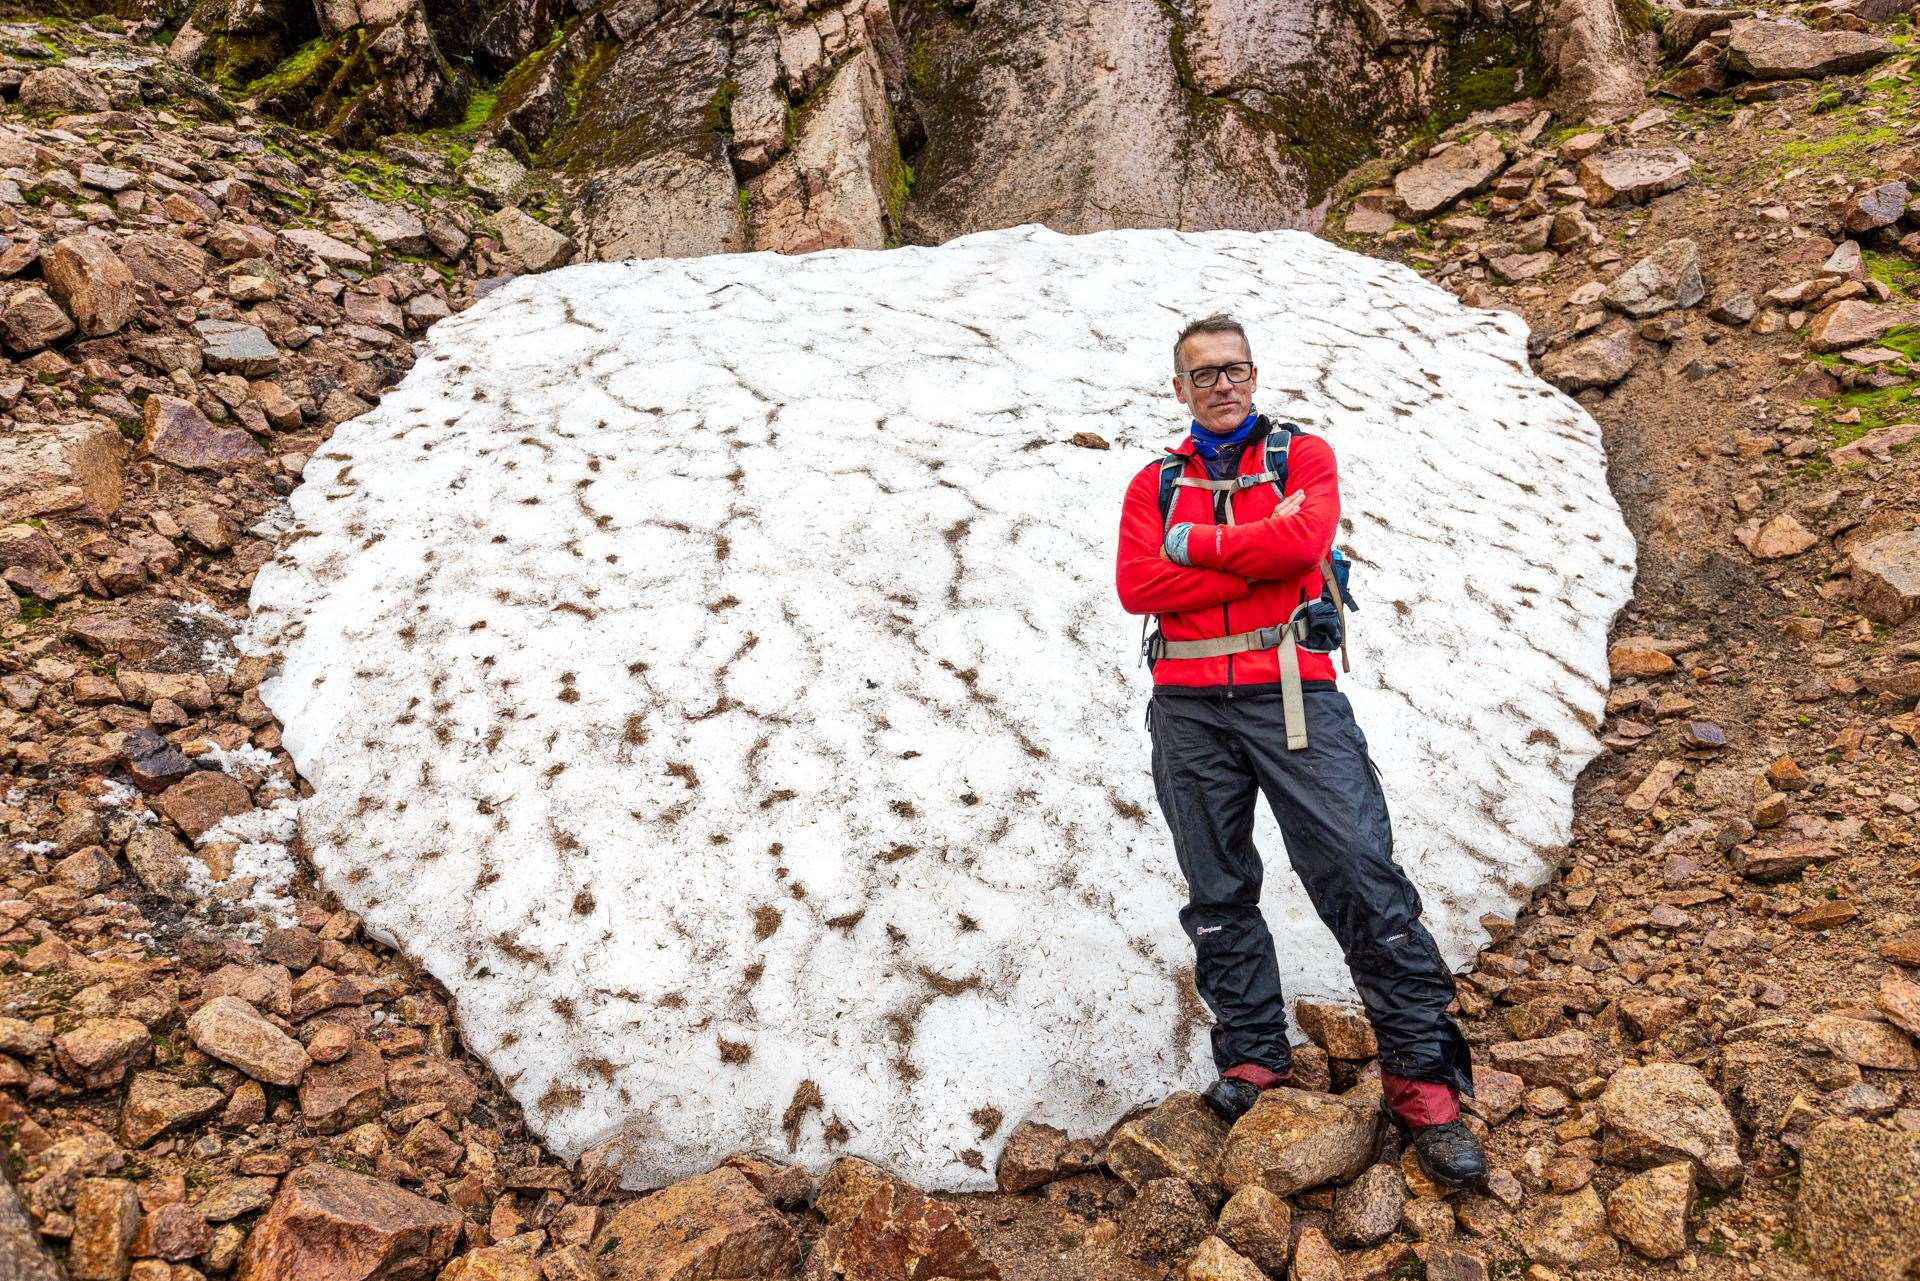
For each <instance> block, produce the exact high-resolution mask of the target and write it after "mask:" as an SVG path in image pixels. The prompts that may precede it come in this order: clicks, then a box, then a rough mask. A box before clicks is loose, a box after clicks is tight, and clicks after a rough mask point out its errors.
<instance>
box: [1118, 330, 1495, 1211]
mask: <svg viewBox="0 0 1920 1281" xmlns="http://www.w3.org/2000/svg"><path fill="white" fill-rule="evenodd" d="M1257 382H1258V370H1257V369H1256V368H1255V366H1254V364H1253V353H1252V349H1251V348H1250V347H1249V346H1248V343H1247V337H1246V331H1245V330H1244V329H1242V328H1241V326H1240V325H1239V324H1238V323H1237V322H1235V321H1234V320H1232V319H1231V318H1230V317H1227V316H1209V317H1207V318H1206V319H1204V320H1199V321H1195V322H1194V323H1192V324H1190V325H1188V326H1187V327H1186V329H1185V330H1184V331H1182V333H1181V334H1180V337H1179V340H1178V341H1177V342H1176V343H1175V344H1174V379H1173V392H1174V395H1175V396H1176V397H1178V398H1179V400H1180V402H1181V403H1182V404H1184V405H1186V406H1187V407H1188V409H1189V410H1190V411H1191V412H1192V414H1193V421H1192V424H1191V426H1190V430H1189V433H1188V436H1187V439H1186V440H1185V441H1183V442H1182V443H1181V445H1180V447H1179V448H1178V449H1176V450H1174V451H1172V453H1173V456H1174V457H1177V458H1180V459H1181V460H1182V461H1181V462H1180V463H1179V464H1178V475H1177V477H1175V476H1174V475H1173V474H1172V473H1168V474H1167V476H1166V477H1165V479H1166V480H1168V481H1170V482H1171V494H1170V499H1171V501H1170V504H1169V508H1168V510H1167V511H1166V512H1165V513H1164V515H1163V513H1162V510H1161V505H1160V495H1161V489H1162V482H1163V472H1162V463H1161V461H1160V460H1156V461H1155V462H1153V463H1151V464H1149V465H1148V466H1147V467H1145V468H1144V469H1142V470H1141V472H1140V474H1139V475H1138V476H1135V477H1134V479H1133V483H1132V484H1131V485H1130V486H1129V487H1128V489H1127V497H1126V504H1125V508H1124V510H1123V512H1122V514H1121V518H1120V554H1119V565H1118V571H1117V574H1116V578H1117V582H1118V586H1119V590H1120V602H1121V604H1122V605H1123V606H1124V607H1125V608H1126V609H1127V611H1128V612H1129V613H1134V614H1157V615H1159V619H1160V623H1159V634H1158V636H1157V637H1156V638H1155V640H1154V643H1153V645H1152V647H1151V649H1150V651H1149V652H1150V656H1151V657H1153V659H1154V662H1153V680H1154V689H1153V700H1152V703H1151V705H1150V707H1149V710H1148V723H1149V725H1150V727H1151V729H1152V736H1153V780H1154V789H1155V791H1156V793H1157V794H1158V796H1159V800H1160V810H1161V812H1162V813H1163V814H1164V815H1165V816H1166V820H1167V825H1168V827H1169V828H1170V829H1171V830H1172V833H1173V847H1174V853H1175V855H1176V856H1177V857H1178V858H1179V860H1180V870H1181V872H1182V873H1183V874H1184V875H1185V877H1186V880H1187V887H1188V903H1187V906H1186V907H1185V908H1183V909H1181V912H1180V923H1181V925H1182V927H1183V928H1185V930H1186V932H1187V936H1188V937H1189V938H1191V939H1192V940H1193V946H1194V955H1195V967H1194V977H1195V983H1196V986H1197V987H1198V988H1199V991H1200V996H1201V997H1202V999H1204V1000H1205V1001H1206V1003H1207V1007H1208V1008H1209V1009H1210V1010H1212V1011H1213V1016H1214V1027H1213V1057H1214V1062H1215V1064H1216V1065H1217V1066H1218V1068H1219V1071H1220V1079H1219V1080H1217V1081H1216V1082H1214V1084H1213V1085H1212V1086H1211V1087H1209V1088H1208V1090H1207V1092H1206V1098H1207V1102H1208V1103H1209V1104H1211V1105H1212V1106H1213V1107H1214V1109H1215V1110H1216V1111H1218V1112H1220V1113H1221V1114H1222V1115H1223V1116H1225V1117H1226V1118H1227V1119H1228V1120H1229V1121H1233V1120H1236V1119H1238V1117H1240V1116H1241V1115H1242V1114H1244V1113H1245V1112H1246V1111H1247V1110H1248V1109H1250V1108H1251V1107H1252V1106H1253V1105H1254V1103H1255V1102H1257V1101H1258V1098H1259V1093H1260V1091H1261V1090H1263V1089H1267V1088H1270V1087H1272V1086H1275V1085H1280V1084H1284V1083H1286V1082H1287V1081H1288V1080H1289V1074H1290V1070H1291V1069H1290V1066H1289V1061H1290V1050H1289V1047H1288V1042H1287V1021H1286V1005H1285V1002H1284V999H1283V998H1282V995H1281V991H1280V971H1279V965H1278V962H1277V961H1276V959H1275V956H1274V947H1273V936H1272V935H1271V934H1270V933H1269V932H1268V930H1267V924H1266V921H1265V919H1264V918H1263V917H1262V916H1261V914H1260V883H1261V877H1262V868H1261V863H1260V855H1259V852H1258V851H1256V850H1255V849H1254V846H1253V806H1254V798H1255V795H1256V793H1259V792H1264V793H1265V794H1266V798H1267V803H1268V804H1269V805H1270V806H1272V808H1273V814H1274V817H1275V818H1276V819H1278V820H1279V823H1280V831H1281V835H1282V837H1283V838H1284V840H1285V843H1286V849H1287V857H1288V860H1289V861H1290V862H1291V863H1292V865H1293V870H1294V872H1295V874H1296V875H1298V876H1299V877H1300V880H1301V883H1302V884H1303V885H1304V886H1305V887H1306V891H1307V894H1308V896H1309V897H1310V898H1311V899H1312V901H1313V905H1314V910H1315V911H1317V912H1318V913H1319V914H1320V918H1321V920H1323V921H1325V922H1326V925H1327V928H1328V929H1330V930H1331V931H1332V932H1333V936H1334V938H1335V939H1336V940H1338V942H1339V944H1340V947H1341V949H1342V951H1343V952H1344V953H1345V956H1346V961H1347V966H1348V968H1349V969H1350V970H1351V971H1352V974H1353V981H1354V986H1355V987H1356V988H1357V989H1358V990H1359V993H1360V998H1361V1000H1362V1001H1363V1002H1364V1003H1365V1006H1366V1010H1367V1017H1368V1019H1369V1021H1370V1022H1371V1023H1372V1024H1373V1030H1374V1034H1375V1039H1376V1040H1377V1041H1378V1042H1379V1048H1380V1067H1381V1085H1382V1088H1383V1093H1384V1095H1385V1101H1386V1104H1387V1107H1388V1109H1389V1110H1390V1111H1391V1112H1392V1113H1393V1115H1394V1116H1395V1118H1396V1119H1397V1120H1398V1121H1400V1123H1401V1124H1402V1125H1404V1126H1405V1127H1406V1128H1407V1129H1408V1131H1409V1132H1410V1135H1411V1142H1412V1145H1413V1148H1414V1150H1415V1151H1416V1152H1417V1153H1418V1154H1419V1159H1420V1162H1421V1164H1422V1165H1423V1167H1424V1168H1425V1169H1426V1170H1427V1172H1428V1173H1429V1174H1430V1175H1431V1176H1432V1177H1433V1178H1435V1179H1436V1180H1438V1181H1440V1182H1442V1183H1446V1184H1449V1185H1452V1186H1470V1185H1475V1184H1479V1183H1482V1182H1484V1181H1485V1179H1486V1173H1487V1167H1486V1157H1485V1154H1484V1153H1483V1152H1482V1151H1481V1149H1480V1145H1479V1143H1478V1142H1477V1141H1476V1140H1475V1139H1474V1137H1473V1135H1472V1133H1471V1132H1470V1131H1468V1130H1467V1129H1466V1127H1465V1126H1464V1125H1463V1124H1462V1123H1461V1122H1460V1119H1459V1116H1460V1110H1459V1096H1460V1094H1462V1093H1471V1092H1472V1089H1473V1078H1472V1066H1471V1064H1470V1062H1469V1060H1468V1056H1467V1044H1466V1040H1465V1039H1464V1038H1463V1037H1462V1036H1461V1035H1460V1029H1459V1028H1458V1027H1457V1026H1456V1025H1455V1024H1454V1022H1453V1020H1452V1019H1451V1018H1450V1017H1448V1015H1447V1005H1448V1003H1449V1002H1450V1001H1452V999H1453V995H1454V987H1453V976H1452V975H1451V974H1450V973H1449V972H1448V970H1447V967H1446V963H1445V962H1444V961H1442V960H1441V958H1440V951H1439V949H1438V948H1437V947H1436V946H1435V944H1434V941H1433V936H1432V935H1430V934H1429V933H1428V932H1427V930H1426V927H1425V926H1423V925H1422V924H1421V923H1420V896H1419V893H1418V892H1417V891H1416V890H1415V889H1414V887H1413V885H1412V883H1411V882H1409V881H1408V880H1407V877H1406V874H1405V873H1404V872H1402V871H1401V870H1400V868H1399V865H1398V864H1396V863H1395V862H1394V861H1393V831H1392V828H1391V826H1390V824H1389V821H1388V817H1387V804H1386V797H1385V795H1384V794H1383V793H1382V792H1381V789H1380V782H1379V777H1378V775H1377V774H1376V772H1375V770H1374V767H1373V762H1372V760H1371V759H1370V758H1369V757H1368V755H1367V743H1366V739H1365V738H1364V737H1363V736H1362V735H1361V733H1360V729H1359V726H1357V725H1356V724H1355V723H1354V719H1353V708H1352V706H1351V704H1349V703H1348V702H1347V698H1346V695H1345V694H1342V693H1341V692H1340V691H1339V690H1338V689H1337V688H1335V685H1334V676H1333V663H1332V660H1331V658H1330V657H1329V656H1328V655H1327V654H1326V653H1321V652H1316V651H1315V650H1314V649H1309V648H1304V647H1303V646H1302V644H1301V642H1302V641H1303V640H1306V639H1307V637H1306V636H1305V634H1304V628H1303V627H1301V626H1300V625H1299V624H1297V623H1290V621H1289V620H1292V619H1294V618H1295V615H1296V611H1298V610H1300V609H1301V607H1302V606H1304V605H1305V604H1306V603H1307V602H1309V601H1313V600H1315V599H1316V598H1318V597H1320V595H1321V592H1322V587H1323V580H1322V577H1321V565H1322V563H1323V562H1325V560H1326V558H1327V557H1328V555H1329V553H1330V550H1331V548H1332V546H1333V539H1334V531H1335V530H1336V529H1337V527H1338V525H1339V520H1340V487H1339V481H1338V476H1337V474H1336V470H1335V466H1334V457H1333V450H1332V448H1331V447H1329V446H1328V445H1327V443H1326V442H1325V441H1324V440H1322V439H1320V438H1318V437H1316V436H1308V435H1293V436H1291V437H1290V438H1288V437H1286V436H1282V437H1281V439H1286V440H1287V442H1288V443H1287V454H1286V475H1285V486H1286V491H1285V494H1284V496H1283V495H1281V494H1280V493H1278V492H1276V486H1275V484H1274V483H1273V482H1274V479H1275V478H1276V472H1277V468H1276V472H1269V471H1268V470H1267V463H1268V448H1267V445H1268V441H1267V438H1268V436H1269V435H1270V434H1272V433H1273V432H1274V431H1275V430H1276V424H1275V423H1273V422H1271V421H1270V420H1268V419H1267V418H1265V417H1263V416H1262V415H1260V414H1258V413H1257V412H1255V410H1254V408H1253V393H1254V389H1255V387H1256V385H1257ZM1282 430H1284V429H1282ZM1276 447H1277V443H1276Z"/></svg>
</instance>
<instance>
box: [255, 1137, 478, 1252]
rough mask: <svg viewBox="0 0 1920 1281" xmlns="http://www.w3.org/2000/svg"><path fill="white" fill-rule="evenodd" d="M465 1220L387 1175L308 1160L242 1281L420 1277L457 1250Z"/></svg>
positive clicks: (290, 1180)
mask: <svg viewBox="0 0 1920 1281" xmlns="http://www.w3.org/2000/svg"><path fill="white" fill-rule="evenodd" d="M463 1222H464V1220H462V1219H461V1217H460V1214H459V1212H458V1211H455V1210H452V1209H450V1208H448V1207H447V1206H444V1205H440V1204H438V1203H436V1202H433V1201H429V1200H427V1199H426V1198H425V1197H421V1196H415V1195H414V1194H413V1193H411V1192H407V1191H404V1190H403V1189H401V1188H397V1187H395V1186H394V1185H393V1184H391V1183H388V1182H386V1181H385V1180H383V1179H374V1178H369V1177H367V1176H366V1175H362V1174H354V1173H352V1172H350V1171H347V1170H342V1169H340V1168H338V1167H337V1166H331V1165H307V1166H302V1167H301V1168H300V1169H298V1170H295V1171H294V1172H293V1173H292V1174H289V1175H288V1176H287V1178H286V1181H285V1182H284V1183H282V1184H281V1186H280V1194H279V1195H278V1196H277V1197H275V1198H274V1201H273V1205H272V1206H271V1207H270V1208H269V1209H268V1210H267V1212H266V1213H265V1214H264V1215H262V1216H261V1217H260V1221H259V1222H258V1223H256V1224H255V1225H254V1228H253V1232H252V1235H251V1236H249V1237H248V1238H247V1247H246V1252H245V1253H244V1254H242V1255H241V1257H240V1265H239V1268H238V1270H237V1271H236V1272H235V1274H234V1281H289V1279H290V1278H293V1277H299V1278H301V1281H363V1279H365V1278H375V1277H385V1278H394V1279H395V1281H399V1278H403V1277H404V1278H410V1279H415V1281H419V1279H424V1278H426V1277H429V1276H431V1275H432V1274H433V1273H434V1271H435V1270H436V1269H437V1268H438V1266H439V1265H440V1264H442V1263H444V1262H445V1261H446V1260H447V1259H448V1258H450V1257H451V1256H452V1254H453V1247H454V1245H455V1243H456V1242H457V1241H458V1240H459V1235H460V1228H461V1225H462V1223H463Z"/></svg>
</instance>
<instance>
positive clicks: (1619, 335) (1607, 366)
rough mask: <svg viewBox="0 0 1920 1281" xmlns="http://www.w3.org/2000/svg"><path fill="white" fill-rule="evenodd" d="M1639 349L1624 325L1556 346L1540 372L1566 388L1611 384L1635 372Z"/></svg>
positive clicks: (1581, 388)
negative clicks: (1563, 345)
mask: <svg viewBox="0 0 1920 1281" xmlns="http://www.w3.org/2000/svg"><path fill="white" fill-rule="evenodd" d="M1638 359H1639V351H1638V350H1637V349H1636V348H1635V347H1634V342H1633V330H1631V329H1629V328H1627V327H1626V326H1625V325H1620V326H1617V327H1615V328H1613V329H1604V330H1602V331H1600V332H1599V333H1597V334H1595V335H1593V336H1592V337H1590V338H1585V339H1582V340H1581V341H1579V342H1575V343H1569V344H1568V345H1566V346H1565V347H1556V348H1555V349H1554V350H1552V351H1550V352H1548V353H1547V354H1546V355H1545V356H1544V357H1542V358H1541V361H1540V376H1541V377H1542V378H1544V379H1546V380H1547V381H1548V382H1550V383H1552V384H1553V385H1554V386H1556V387H1558V388H1559V389H1560V390H1561V391H1564V392H1578V391H1586V390H1588V389H1589V388H1594V387H1611V386H1613V385H1614V384H1615V383H1617V382H1619V381H1620V380H1621V379H1622V378H1625V377H1626V376H1627V375H1628V374H1630V373H1632V372H1633V366H1634V363H1635V362H1636V361H1637V360H1638Z"/></svg>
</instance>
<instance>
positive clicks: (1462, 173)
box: [1393, 132, 1507, 222]
mask: <svg viewBox="0 0 1920 1281" xmlns="http://www.w3.org/2000/svg"><path fill="white" fill-rule="evenodd" d="M1506 161H1507V153H1506V150H1505V148H1503V147H1502V146H1501V145H1500V140H1499V139H1498V138H1496V137H1494V136H1493V135H1492V134H1491V133H1486V132H1481V133H1477V134H1475V135H1474V136H1473V137H1472V138H1470V139H1468V140H1466V141H1465V142H1458V143H1455V144H1454V145H1453V146H1451V147H1449V148H1447V149H1446V150H1445V151H1441V152H1437V153H1435V154H1434V155H1431V156H1429V157H1428V158H1427V159H1425V160H1422V161H1421V162H1420V163H1419V164H1417V165H1412V166H1410V167H1408V168H1406V169H1402V170H1401V171H1400V172H1399V173H1397V174H1395V175H1394V178H1393V199H1394V203H1395V205H1396V207H1397V212H1399V213H1400V215H1401V216H1402V217H1404V218H1406V219H1407V220H1408V221H1409V222H1419V221H1421V220H1423V219H1426V218H1431V217H1432V216H1433V215H1434V214H1437V213H1439V212H1440V211H1441V210H1443V209H1445V208H1447V207H1448V206H1450V205H1452V204H1453V203H1454V202H1455V201H1457V200H1459V199H1460V198H1461V197H1463V196H1470V195H1473V194H1474V193H1476V192H1479V191H1483V190H1485V189H1486V187H1487V185H1488V184H1489V183H1491V182H1492V181H1493V179H1494V177H1495V175H1497V174H1498V173H1499V172H1500V169H1501V167H1502V166H1503V165H1505V164H1506Z"/></svg>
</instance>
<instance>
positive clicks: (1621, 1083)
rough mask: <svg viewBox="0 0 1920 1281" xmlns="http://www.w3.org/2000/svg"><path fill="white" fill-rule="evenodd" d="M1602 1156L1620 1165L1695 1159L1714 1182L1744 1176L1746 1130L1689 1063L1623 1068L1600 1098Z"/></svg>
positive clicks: (1722, 1185)
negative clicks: (1742, 1153)
mask: <svg viewBox="0 0 1920 1281" xmlns="http://www.w3.org/2000/svg"><path fill="white" fill-rule="evenodd" d="M1599 1107H1600V1117H1601V1124H1602V1125H1603V1126H1604V1127H1605V1133H1604V1138H1603V1141H1602V1145H1601V1155H1602V1157H1604V1158H1605V1159H1606V1160H1608V1161H1610V1162H1612V1163H1613V1164H1615V1165H1626V1166H1650V1165H1661V1164H1665V1163H1667V1162H1671V1161H1675V1160H1687V1161H1691V1162H1692V1163H1693V1165H1694V1166H1695V1168H1696V1169H1698V1170H1699V1172H1700V1176H1701V1179H1702V1180H1703V1181H1704V1182H1705V1183H1707V1184H1708V1185H1709V1186H1711V1187H1715V1188H1730V1187H1732V1186H1733V1185H1734V1184H1736V1183H1738V1182H1739V1181H1740V1175H1741V1163H1740V1134H1739V1131H1738V1130H1736V1129H1735V1128H1734V1125H1733V1117H1732V1116H1731V1115H1729V1114H1728V1112H1727V1106H1726V1104H1725V1103H1724V1102H1723V1101H1722V1100H1721V1098H1720V1094H1719V1092H1718V1091H1717V1090H1715V1089H1714V1088H1713V1086H1712V1085H1710V1084H1708V1082H1707V1078H1706V1077H1704V1076H1702V1075H1701V1073H1700V1069H1699V1068H1696V1067H1691V1066H1689V1065H1687V1064H1684V1063H1649V1064H1646V1065H1645V1066H1643V1067H1630V1068H1622V1069H1621V1070H1620V1071H1618V1072H1615V1073H1614V1074H1613V1077H1612V1079H1611V1080H1609V1081H1608V1082H1607V1088H1606V1091H1605V1092H1604V1093H1603V1094H1601V1096H1600V1100H1599Z"/></svg>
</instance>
